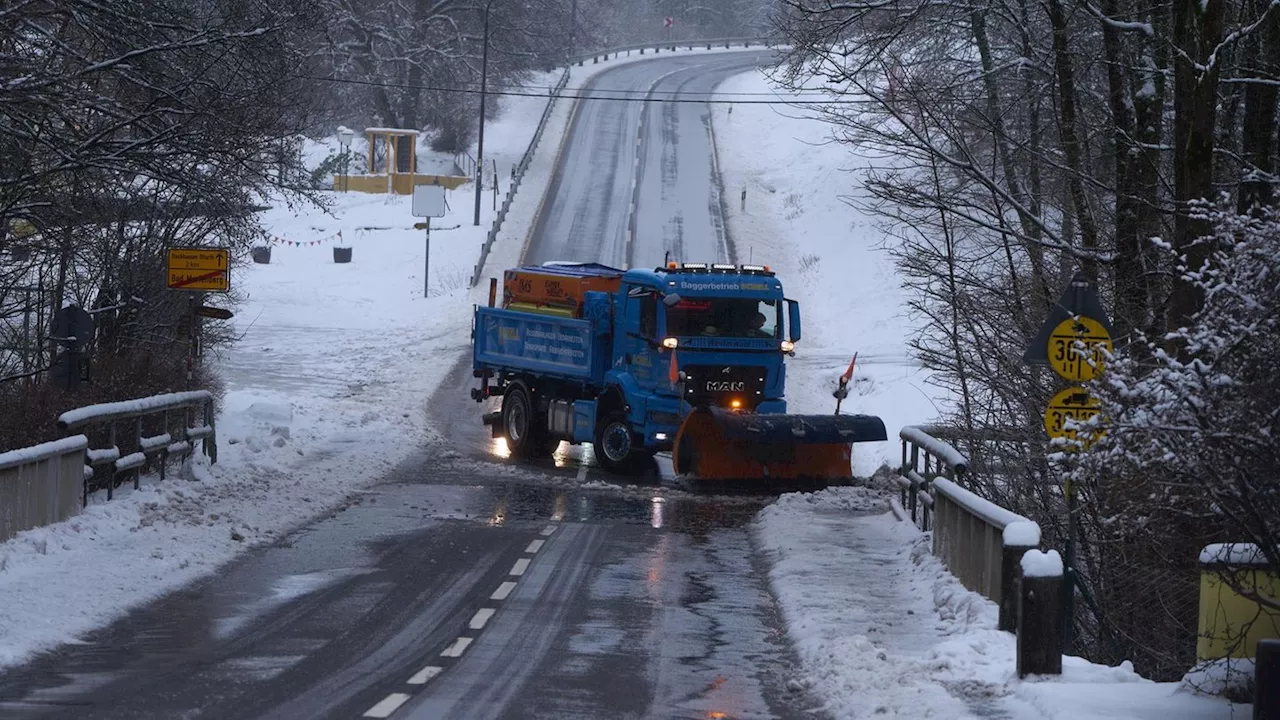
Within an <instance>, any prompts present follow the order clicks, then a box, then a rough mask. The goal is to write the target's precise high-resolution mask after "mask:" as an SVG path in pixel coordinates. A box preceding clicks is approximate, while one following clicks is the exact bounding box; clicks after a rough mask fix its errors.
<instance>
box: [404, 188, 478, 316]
mask: <svg viewBox="0 0 1280 720" xmlns="http://www.w3.org/2000/svg"><path fill="white" fill-rule="evenodd" d="M444 211H445V201H444V186H443V185H416V186H414V188H413V216H414V217H420V218H426V219H427V220H426V222H424V223H419V224H416V225H414V227H415V228H416V227H418V225H421V226H422V229H424V230H426V231H427V236H426V237H427V240H426V250H425V252H423V260H422V297H424V298H425V297H426V296H427V288H428V287H429V285H430V280H431V218H433V217H444ZM477 212H478V210H477Z"/></svg>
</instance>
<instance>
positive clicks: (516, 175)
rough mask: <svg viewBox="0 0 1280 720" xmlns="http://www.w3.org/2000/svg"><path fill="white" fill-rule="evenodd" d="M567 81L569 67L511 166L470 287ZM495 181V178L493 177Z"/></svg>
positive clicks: (477, 274) (477, 276) (481, 266)
mask: <svg viewBox="0 0 1280 720" xmlns="http://www.w3.org/2000/svg"><path fill="white" fill-rule="evenodd" d="M568 82H569V69H568V68H565V70H564V72H563V73H561V74H560V80H558V81H557V82H556V86H555V88H554V89H553V90H552V91H551V97H550V98H549V99H548V100H547V106H546V107H544V108H543V109H542V117H541V118H539V119H538V127H537V128H536V129H535V130H534V131H533V139H532V140H530V141H529V147H527V148H525V151H524V155H522V156H521V157H520V162H519V163H516V165H515V167H513V168H511V186H510V187H509V188H507V195H506V197H505V198H503V200H502V207H501V208H499V209H498V216H497V217H495V218H494V219H493V225H492V226H491V227H490V228H489V234H488V235H486V236H485V239H484V245H482V246H481V247H480V260H479V261H478V262H476V268H475V271H474V272H473V273H472V274H471V287H475V286H476V285H477V284H478V283H479V282H480V276H481V274H483V273H484V263H485V261H486V260H488V259H489V250H490V249H491V248H492V247H493V243H494V241H495V240H497V239H498V233H499V232H500V231H501V230H502V223H503V222H505V221H506V219H507V212H508V211H510V210H511V203H512V202H513V201H514V200H515V199H516V191H517V190H519V189H520V181H521V180H523V179H524V174H525V172H526V171H528V169H529V164H530V163H532V162H533V154H534V153H535V152H536V151H537V150H538V143H539V142H541V141H542V133H543V131H545V130H546V129H547V120H549V119H550V118H551V111H552V110H553V109H554V108H555V104H556V100H557V99H559V97H560V92H561V91H562V90H564V86H565V85H567V84H568ZM494 181H495V182H496V181H497V178H494Z"/></svg>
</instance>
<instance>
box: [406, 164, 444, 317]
mask: <svg viewBox="0 0 1280 720" xmlns="http://www.w3.org/2000/svg"><path fill="white" fill-rule="evenodd" d="M444 211H445V202H444V186H443V185H417V186H415V187H414V188H413V216H414V217H420V218H426V222H421V223H416V224H415V225H414V227H415V228H421V229H423V230H426V233H427V234H426V244H425V248H424V251H423V256H422V297H424V298H425V297H427V291H428V290H429V289H430V282H431V218H433V217H444Z"/></svg>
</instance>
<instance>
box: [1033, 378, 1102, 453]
mask: <svg viewBox="0 0 1280 720" xmlns="http://www.w3.org/2000/svg"><path fill="white" fill-rule="evenodd" d="M1099 412H1101V404H1100V403H1099V402H1098V399H1097V398H1095V397H1093V396H1092V395H1090V394H1089V391H1088V390H1086V389H1084V388H1082V387H1069V388H1067V389H1066V390H1063V391H1062V392H1060V393H1058V394H1057V395H1054V396H1053V398H1052V399H1051V400H1049V406H1048V407H1047V408H1045V411H1044V429H1045V432H1047V433H1049V437H1051V438H1068V439H1070V440H1075V439H1076V431H1075V430H1068V429H1067V421H1068V420H1075V421H1076V422H1083V421H1085V420H1088V419H1089V418H1091V417H1093V416H1094V415H1097V414H1098V413H1099ZM1098 437H1101V433H1098V434H1096V435H1095V436H1094V438H1093V439H1097V438H1098ZM1091 442H1092V440H1088V441H1086V444H1089V443H1091Z"/></svg>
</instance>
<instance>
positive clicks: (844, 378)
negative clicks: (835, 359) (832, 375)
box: [840, 353, 858, 385]
mask: <svg viewBox="0 0 1280 720" xmlns="http://www.w3.org/2000/svg"><path fill="white" fill-rule="evenodd" d="M857 362H858V353H854V354H853V359H852V360H850V361H849V369H848V370H845V371H844V374H843V375H841V376H840V382H841V384H845V385H847V384H848V383H849V381H850V380H852V379H853V366H854V365H855V364H857Z"/></svg>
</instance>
